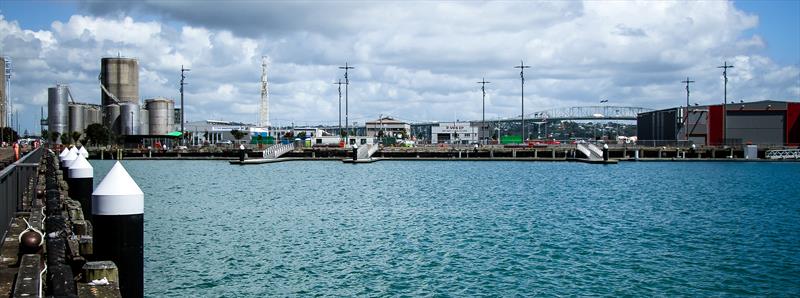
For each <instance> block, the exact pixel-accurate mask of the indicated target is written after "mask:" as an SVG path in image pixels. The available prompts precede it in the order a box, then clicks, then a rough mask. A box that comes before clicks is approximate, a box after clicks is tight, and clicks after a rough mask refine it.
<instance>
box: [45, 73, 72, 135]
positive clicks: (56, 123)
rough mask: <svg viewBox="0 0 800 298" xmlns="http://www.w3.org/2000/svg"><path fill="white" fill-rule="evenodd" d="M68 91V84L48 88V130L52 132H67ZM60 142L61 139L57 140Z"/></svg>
mask: <svg viewBox="0 0 800 298" xmlns="http://www.w3.org/2000/svg"><path fill="white" fill-rule="evenodd" d="M67 92H68V91H67V86H66V85H56V86H55V87H50V88H47V130H48V131H50V132H57V133H59V134H62V135H63V134H64V133H66V132H67V125H68V120H67V117H69V115H68V113H69V110H68V107H67ZM60 143H61V140H60V139H59V140H56V144H60Z"/></svg>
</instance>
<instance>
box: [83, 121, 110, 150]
mask: <svg viewBox="0 0 800 298" xmlns="http://www.w3.org/2000/svg"><path fill="white" fill-rule="evenodd" d="M84 132H85V133H86V135H85V137H84V141H86V144H92V145H108V143H109V141H111V137H112V135H111V130H110V129H108V127H105V126H103V125H102V124H99V123H94V124H90V125H89V126H88V127H86V131H84Z"/></svg>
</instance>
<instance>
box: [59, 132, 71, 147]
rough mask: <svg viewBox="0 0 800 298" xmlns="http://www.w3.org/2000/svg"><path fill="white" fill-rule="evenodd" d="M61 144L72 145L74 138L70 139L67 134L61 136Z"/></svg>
mask: <svg viewBox="0 0 800 298" xmlns="http://www.w3.org/2000/svg"><path fill="white" fill-rule="evenodd" d="M61 144H64V145H71V144H72V138H70V137H69V134H67V133H65V134H63V135H61Z"/></svg>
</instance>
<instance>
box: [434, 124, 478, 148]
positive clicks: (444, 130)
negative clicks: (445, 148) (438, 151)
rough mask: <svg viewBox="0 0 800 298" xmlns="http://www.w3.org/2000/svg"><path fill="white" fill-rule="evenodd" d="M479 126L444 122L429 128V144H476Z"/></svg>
mask: <svg viewBox="0 0 800 298" xmlns="http://www.w3.org/2000/svg"><path fill="white" fill-rule="evenodd" d="M479 129H480V124H478V125H477V126H472V124H471V123H469V122H444V123H439V125H435V126H432V127H431V144H473V143H477V142H478V130H479Z"/></svg>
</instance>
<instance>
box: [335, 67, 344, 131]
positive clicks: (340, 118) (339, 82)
mask: <svg viewBox="0 0 800 298" xmlns="http://www.w3.org/2000/svg"><path fill="white" fill-rule="evenodd" d="M334 84H336V85H339V131H338V132H337V133H338V134H339V137H341V136H342V85H345V84H347V83H342V79H339V81H338V82H336V83H334ZM345 88H346V87H345Z"/></svg>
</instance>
